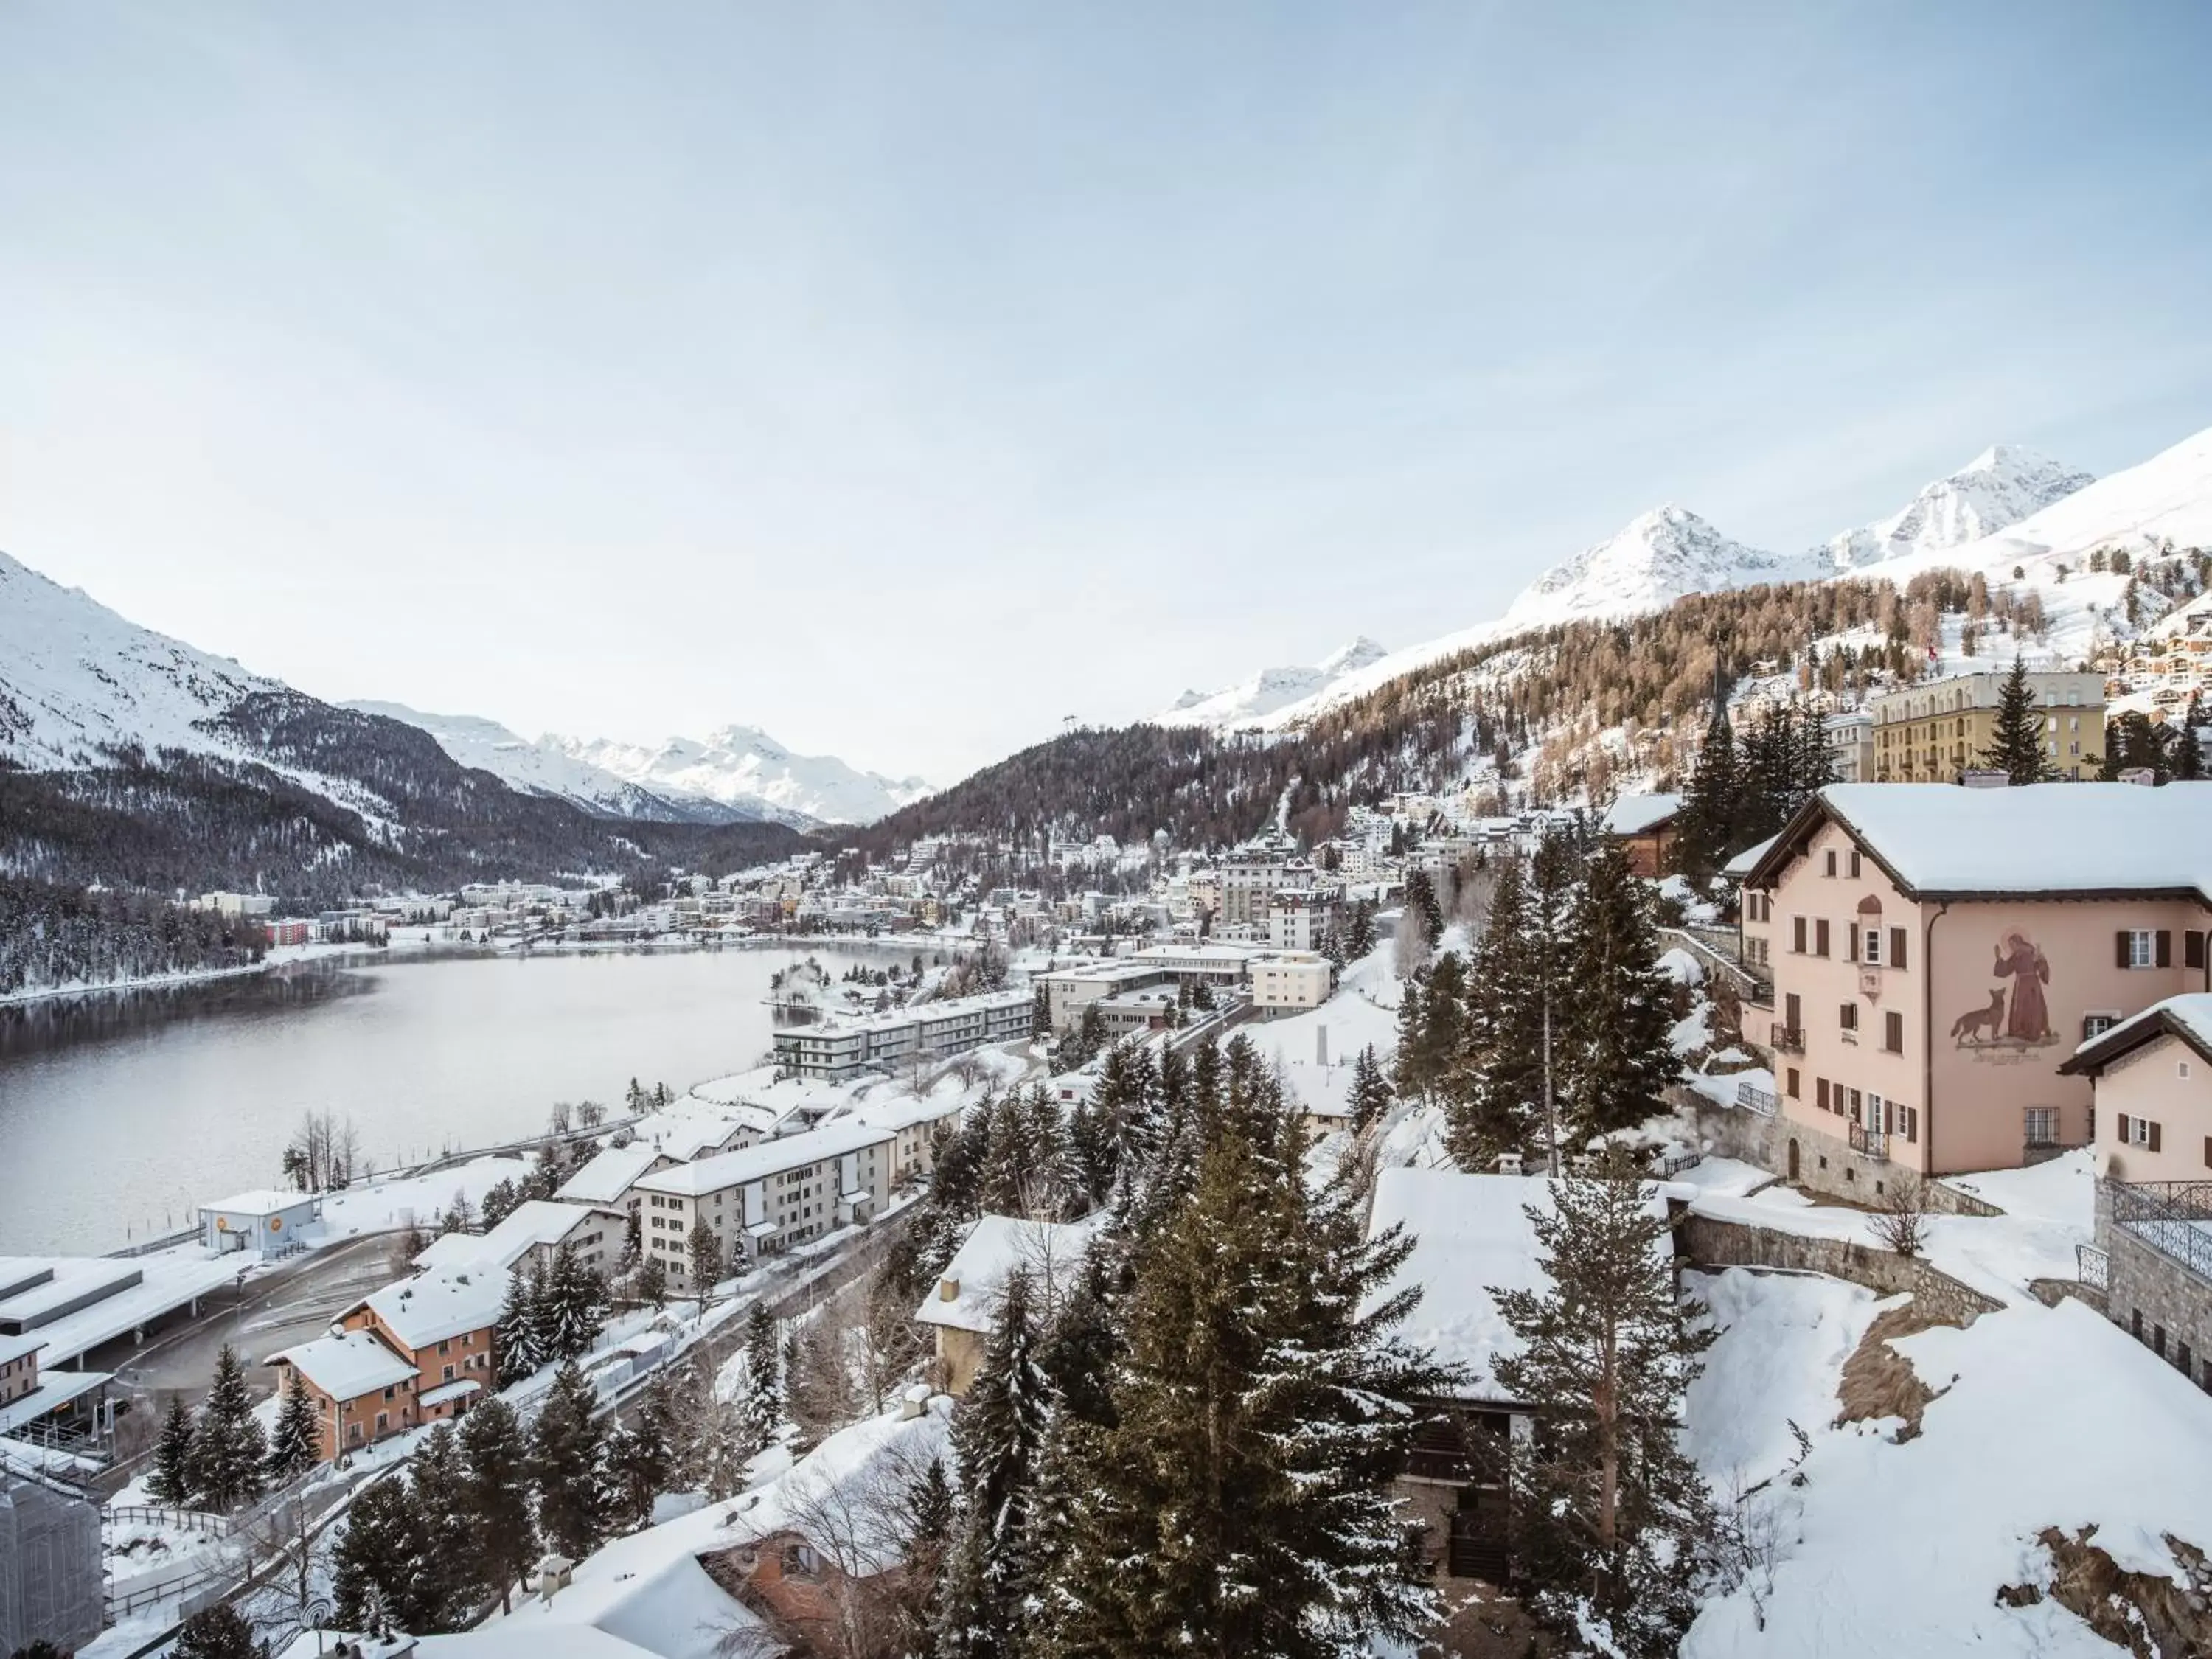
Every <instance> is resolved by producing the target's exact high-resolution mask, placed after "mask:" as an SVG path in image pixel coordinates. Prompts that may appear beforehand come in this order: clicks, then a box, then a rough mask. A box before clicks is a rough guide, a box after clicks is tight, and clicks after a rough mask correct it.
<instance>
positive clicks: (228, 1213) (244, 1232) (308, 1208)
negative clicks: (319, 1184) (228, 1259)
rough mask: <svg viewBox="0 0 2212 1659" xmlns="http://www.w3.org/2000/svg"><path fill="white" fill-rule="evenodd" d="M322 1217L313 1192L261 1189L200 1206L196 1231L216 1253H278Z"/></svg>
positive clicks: (293, 1244) (321, 1202)
mask: <svg viewBox="0 0 2212 1659" xmlns="http://www.w3.org/2000/svg"><path fill="white" fill-rule="evenodd" d="M322 1218H323V1200H322V1199H321V1198H320V1197H319V1196H318V1195H317V1194H313V1193H287V1192H282V1191H279V1190H277V1189H276V1188H273V1187H272V1188H259V1189H258V1190H256V1191H253V1192H249V1193H237V1194H233V1195H232V1196H231V1197H229V1198H226V1199H223V1200H221V1201H220V1202H218V1203H214V1204H203V1205H201V1206H200V1231H201V1232H202V1233H203V1234H204V1236H205V1242H206V1244H207V1247H208V1249H210V1250H213V1251H215V1252H216V1254H217V1255H222V1254H226V1253H228V1252H230V1251H234V1250H242V1251H244V1252H245V1253H246V1255H254V1256H271V1255H284V1254H286V1253H287V1252H289V1250H290V1249H293V1248H294V1246H295V1243H297V1242H298V1240H299V1237H300V1235H301V1233H302V1232H303V1231H306V1230H307V1228H309V1227H312V1226H313V1225H315V1224H316V1223H317V1222H319V1221H320V1220H321V1219H322Z"/></svg>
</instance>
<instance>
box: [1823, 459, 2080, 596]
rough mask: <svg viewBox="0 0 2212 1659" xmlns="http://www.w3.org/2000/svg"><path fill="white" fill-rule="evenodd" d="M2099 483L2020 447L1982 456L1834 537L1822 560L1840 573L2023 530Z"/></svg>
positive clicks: (1830, 540)
mask: <svg viewBox="0 0 2212 1659" xmlns="http://www.w3.org/2000/svg"><path fill="white" fill-rule="evenodd" d="M2095 482H2096V475H2095V474H2093V473H2089V472H2079V471H2075V470H2074V469H2073V468H2072V467H2069V466H2066V465H2062V464H2061V463H2059V462H2057V461H2054V460H2052V459H2051V458H2050V457H2049V456H2048V455H2043V454H2039V453H2036V452H2035V451H2034V450H2033V449H2027V448H2023V447H2021V446H2020V445H2018V444H1998V445H1996V447H1993V448H1990V449H1985V450H1984V451H1983V452H1982V453H1980V454H1978V455H1977V456H1976V457H1974V459H1972V460H1971V461H1969V462H1967V463H1966V465H1964V466H1962V467H1960V469H1959V470H1958V471H1956V472H1954V473H1952V474H1951V475H1950V477H1947V478H1938V479H1936V482H1935V483H1931V484H1929V485H1928V486H1927V487H1926V488H1925V489H1923V490H1921V492H1920V493H1919V494H1918V495H1915V496H1914V497H1913V498H1912V499H1911V501H1909V502H1907V503H1906V504H1905V507H1903V508H1902V509H1900V510H1899V511H1898V512H1895V513H1891V514H1890V515H1889V516H1888V517H1887V518H1886V519H1877V520H1875V521H1874V523H1872V524H1869V525H1862V526H1859V527H1858V528H1857V529H1856V530H1846V531H1844V532H1842V533H1841V534H1840V535H1837V536H1832V537H1830V538H1828V540H1827V541H1826V543H1825V544H1823V545H1822V546H1821V547H1820V550H1819V554H1820V556H1821V557H1822V558H1823V559H1825V560H1826V562H1828V563H1830V564H1832V565H1833V566H1834V567H1835V568H1837V569H1838V570H1852V569H1859V568H1864V567H1865V566H1867V565H1869V564H1880V563H1881V562H1884V561H1886V560H1889V559H1899V558H1909V557H1911V556H1912V555H1913V554H1916V553H1929V552H1936V551H1939V550H1942V549H1944V548H1950V547H1958V546H1960V545H1963V544H1966V543H1967V542H1972V541H1978V540H1979V539H1980V538H1983V537H1984V536H1988V535H1992V534H1994V533H1996V532H1998V531H2000V530H2004V529H2008V528H2009V527H2010V526H2013V525H2016V524H2018V523H2019V522H2020V521H2021V520H2022V519H2025V518H2027V517H2028V516H2030V515H2031V514H2033V513H2039V512H2041V511H2042V510H2043V509H2044V508H2045V507H2049V506H2051V504H2052V503H2053V502H2054V501H2063V500H2064V499H2065V498H2066V497H2067V496H2069V495H2073V494H2075V492H2076V491H2077V490H2080V489H2084V488H2086V487H2087V486H2088V485H2090V484H2093V483H2095Z"/></svg>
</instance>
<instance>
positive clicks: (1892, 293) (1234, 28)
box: [0, 0, 2212, 782]
mask: <svg viewBox="0 0 2212 1659" xmlns="http://www.w3.org/2000/svg"><path fill="white" fill-rule="evenodd" d="M2208 63H2212V6H2206V5H2203V4H2177V5H2172V6H2166V7H2160V6H2154V5H2149V4H2132V5H2131V4H2125V3H2115V4H2111V5H2104V6H2088V5H2083V4H2080V3H2075V0H2067V3H2058V4H2051V5H2036V4H2028V5H2018V4H2013V5H2005V6H2002V7H1999V6H1988V7H1977V6H1972V5H1968V4H1964V3H1952V0H1947V3H1943V4H1940V5H1929V4H1923V3H1912V4H1905V5H1899V6H1896V7H1872V8H1854V7H1848V6H1843V5H1821V6H1817V7H1815V6H1791V5H1784V6H1777V5H1772V4H1770V3H1762V4H1758V5H1751V6H1745V7H1741V8H1731V7H1728V6H1724V5H1720V4H1703V3H1700V4H1696V5H1690V6H1630V5H1620V4H1603V5H1594V6H1590V7H1588V8H1573V7H1567V6H1561V5H1529V4H1516V5H1499V6H1491V7H1485V6H1480V5H1475V4H1468V3H1458V4H1450V5H1439V6H1436V7H1421V6H1410V5H1408V6H1394V5H1378V4H1364V3H1361V4H1353V3H1344V4H1338V5H1323V4H1318V3H1316V4H1297V3H1288V4H1286V3H1282V0H1264V3H1255V4H1253V5H1250V6H1239V5H1235V4H1231V3H1226V0H1223V3H1208V4H1202V5H1198V6H1192V5H1189V4H1187V3H1173V4H1164V5H1160V6H1158V7H1156V8H1154V7H1145V6H1140V5H1135V4H1128V3H1121V4H1114V5H1082V6H1076V5H1064V4H1054V3H1046V4H1042V5H1040V4H1019V5H1017V4H1008V5H1005V6H999V7H986V6H965V5H957V4H951V3H927V0H924V3H912V0H896V3H888V4H884V5H881V6H866V5H854V6H846V5H836V4H829V3H793V4H788V5H782V6H777V7H744V6H740V5H736V4H732V3H714V4H705V5H700V6H696V7H689V6H678V5H665V4H631V3H623V4H616V3H611V0H609V3H602V4H598V5H591V6H576V7H568V6H562V5H556V4H550V3H547V0H528V3H521V4H514V5H501V4H496V3H488V0H469V3H465V4H459V5H453V4H447V3H437V4H411V3H378V4H374V5H356V6H351V7H341V6H336V5H294V4H280V3H275V0H271V3H267V4H263V5H218V4H196V3H191V0H158V3H151V4H147V5H143V6H131V5H113V4H104V3H97V0H6V3H4V4H0V549H4V550H6V551H8V552H10V553H12V554H14V555H15V556H16V557H18V558H20V559H21V560H23V561H24V562H26V563H28V564H30V565H32V566H33V567H35V568H39V569H41V570H44V571H45V572H46V573H47V574H51V575H52V576H54V577H55V578H57V579H58V580H62V581H65V582H69V583H72V584H76V585H80V586H84V587H86V588H88V590H90V591H91V592H93V593H94V595H95V596H96V597H97V598H99V599H102V600H103V601H105V602H106V603H107V604H109V605H113V606H114V607H116V608H117V609H118V610H120V611H123V612H124V613H125V614H126V615H128V616H130V617H133V618H135V619H137V620H138V621H141V622H143V623H148V624H149V625H151V626H154V627H156V628H160V629H163V630H165V631H167V632H169V633H173V634H175V635H180V636H182V637H184V638H185V639H187V640H190V641H192V642H193V643H195V644H197V645H200V646H203V647H206V648H208V649H210V650H215V651H218V652H222V653H227V654H230V655H234V656H236V657H238V658H239V659H241V660H242V661H244V662H245V663H246V665H248V666H250V667H252V668H255V669H258V670H260V671H264V672H268V673H272V674H276V675H278V676H281V677H282V678H285V679H287V680H289V681H291V682H292V683H293V684H296V685H298V686H300V687H301V688H302V689H303V690H308V691H311V692H313V693H315V694H317V695H319V696H327V697H333V698H336V697H360V696H369V697H380V698H388V699H391V700H394V701H398V702H409V703H412V704H415V705H416V706H417V707H420V708H429V709H435V710H440V711H444V712H453V713H471V714H484V715H489V716H492V717H494V718H496V719H498V720H503V721H505V722H507V724H508V725H510V726H514V727H516V728H517V729H518V730H520V731H522V732H526V733H527V734H530V735H533V736H534V735H536V734H537V733H538V732H542V731H545V730H549V729H550V730H555V731H566V732H584V733H587V734H591V735H605V736H613V737H622V738H631V739H653V738H659V737H662V736H665V735H667V734H669V733H671V732H688V733H691V734H694V735H703V734H704V733H705V732H706V731H708V729H709V728H711V727H714V726H719V725H724V724H727V723H731V722H744V723H749V724H755V725H758V726H763V727H765V728H766V729H767V730H769V732H773V733H774V734H775V736H776V737H778V738H781V740H782V741H784V742H785V743H787V744H790V745H792V746H793V747H795V748H798V749H801V750H811V751H828V752H834V753H837V754H840V755H842V756H843V757H846V758H847V759H848V760H850V761H853V762H854V763H857V764H860V765H865V766H867V767H871V768H874V769H880V770H884V771H889V772H896V773H902V774H903V773H908V772H919V773H921V774H922V775H926V776H927V777H930V778H932V779H933V780H934V781H939V782H943V781H950V780H951V779H952V778H953V777H956V776H957V775H960V774H961V773H963V771H965V770H967V769H970V768H972V767H973V766H975V765H976V764H979V763H983V762H986V761H988V760H990V759H993V758H995V757H998V756H1000V755H1002V754H1004V753H1006V752H1007V751H1009V750H1012V749H1014V748H1016V747H1018V746H1020V745H1021V744H1024V743H1026V742H1030V741H1034V740H1036V739H1038V738H1042V737H1045V736H1048V735H1050V734H1051V733H1052V732H1054V731H1055V730H1057V729H1058V726H1059V724H1060V720H1061V718H1062V716H1064V715H1066V714H1076V715H1079V716H1081V717H1083V718H1085V719H1086V720H1092V721H1100V722H1103V721H1109V720H1127V719H1129V718H1132V717H1135V716H1139V715H1141V714H1146V713H1147V712H1150V711H1152V710H1154V709H1157V708H1160V707H1162V706H1164V704H1165V703H1166V702H1169V701H1170V699H1171V698H1172V697H1173V696H1175V695H1176V693H1177V692H1179V691H1180V690H1182V689H1183V688H1184V687H1186V686H1200V687H1209V688H1210V687H1213V686H1217V685H1219V684H1225V683H1227V682H1230V681H1232V680H1236V679H1238V678H1243V677H1244V676H1246V675H1248V674H1249V673H1250V672H1252V671H1255V670H1256V669H1258V668H1260V667H1261V666H1264V665H1268V664H1273V663H1289V662H1301V661H1305V662H1310V661H1313V660H1315V659H1318V658H1319V657H1321V656H1322V654H1323V653H1326V652H1328V650H1330V649H1331V648H1332V647H1335V646H1337V645H1338V644H1340V643H1341V642H1342V641H1345V640H1346V639H1347V638H1349V637H1351V636H1352V635H1354V634H1356V633H1362V632H1364V633H1367V634H1370V635H1374V636H1376V638H1378V639H1380V640H1381V641H1383V642H1384V643H1385V644H1387V645H1391V646H1398V645H1405V644H1410V643H1413V642H1414V641H1419V640H1420V639H1423V638H1425V637H1428V636H1431V635H1435V634H1438V633H1442V632H1445V631H1447V630H1449V629H1455V628H1460V627H1464V626H1468V625H1469V624H1471V623H1475V622H1478V621H1480V620H1483V619H1485V618H1486V617H1489V616H1492V615H1494V614H1495V613H1496V612H1497V611H1499V610H1500V609H1501V608H1502V607H1503V606H1504V604H1505V603H1506V602H1507V601H1508V600H1509V599H1510V597H1511V596H1512V594H1513V593H1514V592H1516V591H1517V590H1518V589H1519V588H1520V587H1521V586H1523V585H1524V584H1525V583H1526V582H1527V581H1528V580H1529V579H1530V578H1531V577H1533V576H1534V575H1535V574H1537V572H1538V571H1540V570H1541V568H1544V567H1545V566H1547V565H1548V564H1550V563H1552V562H1555V561H1556V560H1558V559H1559V558H1560V557H1562V556H1565V555H1566V554H1568V553H1570V552H1571V551H1573V550H1575V549H1577V547H1580V546H1583V545H1584V544H1588V543H1590V542H1593V541H1595V540H1598V539H1601V538H1603V537H1605V536H1607V535H1608V534H1610V533H1611V532H1613V530H1615V529H1617V528H1618V527H1619V526H1620V525H1622V524H1623V523H1625V522H1626V520H1628V519H1630V518H1631V517H1632V516H1633V515H1634V514H1635V513H1638V512H1639V511H1641V510H1643V509H1644V508H1645V507H1650V506H1652V505H1655V504H1656V503H1657V502H1659V501H1665V500H1674V501H1680V502H1682V503H1683V504H1684V505H1686V506H1687V507H1691V508H1692V509H1694V510H1695V511H1697V512H1699V513H1703V514H1705V516H1706V517H1707V518H1710V519H1711V520H1714V521H1715V522H1716V523H1717V525H1718V526H1720V527H1721V528H1722V529H1723V531H1725V532H1728V533H1729V534H1730V535H1733V536H1735V537H1736V538H1739V539H1741V540H1744V541H1748V542H1751V543H1753V544H1758V545H1763V546H1767V547H1771V548H1776V549H1781V550H1796V549H1798V548H1802V547H1803V546H1806V545H1808V544H1811V543H1813V542H1814V541H1816V540H1819V539H1820V538H1825V537H1826V536H1827V535H1828V534H1830V533H1832V532H1835V531H1837V530H1839V529H1841V528H1843V527H1844V526H1847V525H1849V524H1852V523H1855V522H1859V521H1863V520H1866V519H1869V518H1872V517H1874V516H1876V515H1877V514H1879V513H1884V512H1887V511H1889V510H1892V509H1893V508H1894V507H1897V506H1899V505H1901V504H1902V502H1903V501H1905V499H1906V498H1907V497H1908V496H1909V495H1911V492H1912V490H1913V489H1916V488H1917V486H1918V485H1919V484H1920V483H1923V481H1924V480H1925V479H1927V478H1928V477H1932V476H1936V475H1937V474H1940V473H1942V472H1943V471H1948V470H1950V469H1951V468H1953V467H1954V466H1956V465H1959V464H1960V463H1962V462H1964V461H1966V459H1969V458H1970V457H1971V456H1972V455H1973V454H1974V453H1976V452H1977V451H1978V450H1980V449H1982V448H1983V447H1985V446H1986V445H1988V444H1990V443H1991V442H1995V441H2013V442H2021V443H2027V444H2032V445H2034V446H2037V447H2041V448H2045V449H2047V450H2049V451H2051V453H2055V454H2057V455H2058V456H2059V457H2061V458H2062V459H2065V460H2067V461H2069V462H2072V463H2074V464H2075V465H2081V466H2086V467H2088V468H2090V469H2092V470H2093V471H2108V470H2112V469H2116V468H2118V467H2121V466H2124V465H2130V464H2131V463H2133V462H2135V461H2137V460H2140V459H2144V458H2146V457H2147V456H2148V455H2149V454H2151V453H2154V451H2156V450H2158V449H2160V448H2162V447H2166V445H2167V444H2169V443H2172V442H2173V441H2178V440H2179V439H2180V438H2182V437H2183V436H2185V435H2187V434H2189V433H2190V432H2192V431H2194V430H2196V429H2197V428H2201V427H2203V426H2205V425H2208V424H2212V311H2208V306H2207V298H2206V296H2207V295H2208V293H2212V246H2208V244H2212V116H2209V115H2208V113H2207V111H2208V100H2207V99H2206V97H2205V94H2204V87H2203V80H2202V77H2203V71H2204V69H2205V67H2206V65H2207V64H2208Z"/></svg>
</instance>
